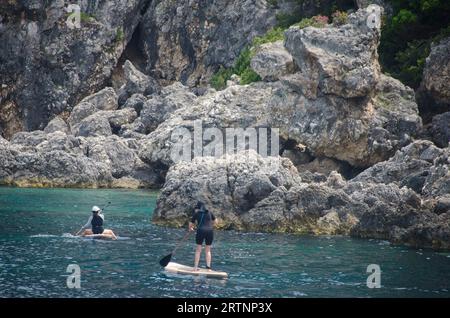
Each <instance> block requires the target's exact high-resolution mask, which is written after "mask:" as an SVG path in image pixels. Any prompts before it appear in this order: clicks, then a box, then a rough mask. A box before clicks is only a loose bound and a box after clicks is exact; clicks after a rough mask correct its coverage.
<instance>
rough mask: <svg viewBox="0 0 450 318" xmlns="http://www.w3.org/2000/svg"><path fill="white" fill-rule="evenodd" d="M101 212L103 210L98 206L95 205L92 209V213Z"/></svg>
mask: <svg viewBox="0 0 450 318" xmlns="http://www.w3.org/2000/svg"><path fill="white" fill-rule="evenodd" d="M100 211H101V209H100V208H99V207H98V206H96V205H94V206H93V207H92V212H100Z"/></svg>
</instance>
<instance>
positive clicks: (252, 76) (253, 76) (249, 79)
mask: <svg viewBox="0 0 450 318" xmlns="http://www.w3.org/2000/svg"><path fill="white" fill-rule="evenodd" d="M260 80H261V77H260V76H259V75H258V74H257V73H256V72H255V71H254V70H252V68H251V67H250V66H248V67H247V68H246V69H245V70H244V71H243V72H242V73H241V81H240V82H239V84H241V85H246V84H250V83H253V82H258V81H260Z"/></svg>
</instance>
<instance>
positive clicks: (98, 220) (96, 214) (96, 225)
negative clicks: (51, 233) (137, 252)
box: [75, 206, 117, 240]
mask: <svg viewBox="0 0 450 318" xmlns="http://www.w3.org/2000/svg"><path fill="white" fill-rule="evenodd" d="M104 220H105V216H104V215H103V211H102V210H101V209H100V208H99V207H98V206H93V207H92V215H91V216H90V217H89V220H88V221H87V222H86V224H85V225H83V227H82V228H81V229H80V230H79V231H78V232H77V234H75V235H76V236H78V235H79V234H80V233H81V232H83V233H82V234H81V236H86V235H92V234H102V235H105V236H109V237H111V238H112V239H114V240H115V239H117V237H116V235H115V234H114V232H113V231H112V230H109V229H106V230H105V229H103V221H104Z"/></svg>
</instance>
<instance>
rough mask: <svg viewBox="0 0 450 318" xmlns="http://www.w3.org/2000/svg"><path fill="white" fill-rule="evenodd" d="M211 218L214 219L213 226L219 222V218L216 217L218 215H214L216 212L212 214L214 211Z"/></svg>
mask: <svg viewBox="0 0 450 318" xmlns="http://www.w3.org/2000/svg"><path fill="white" fill-rule="evenodd" d="M211 220H212V225H213V226H214V225H216V224H217V219H216V217H215V216H214V214H212V212H211Z"/></svg>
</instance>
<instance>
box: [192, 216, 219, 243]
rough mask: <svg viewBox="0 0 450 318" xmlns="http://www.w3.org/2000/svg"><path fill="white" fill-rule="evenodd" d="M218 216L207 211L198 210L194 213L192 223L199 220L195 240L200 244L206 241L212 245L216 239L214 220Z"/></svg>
mask: <svg viewBox="0 0 450 318" xmlns="http://www.w3.org/2000/svg"><path fill="white" fill-rule="evenodd" d="M215 219H216V218H215V217H214V215H213V214H212V213H211V212H209V211H208V210H206V211H197V212H195V213H194V215H193V216H192V219H191V223H195V221H197V225H198V226H197V235H196V236H195V242H196V243H197V244H198V245H202V244H203V241H205V244H206V245H211V244H212V242H213V239H214V232H213V221H214V220H215Z"/></svg>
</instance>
